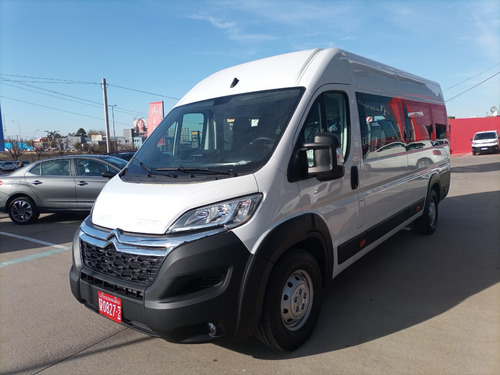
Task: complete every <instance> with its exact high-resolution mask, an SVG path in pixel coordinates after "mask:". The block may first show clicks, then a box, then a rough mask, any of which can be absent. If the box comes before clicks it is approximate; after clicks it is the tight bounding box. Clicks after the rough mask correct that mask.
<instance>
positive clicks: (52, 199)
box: [0, 155, 127, 224]
mask: <svg viewBox="0 0 500 375" xmlns="http://www.w3.org/2000/svg"><path fill="white" fill-rule="evenodd" d="M126 165H127V162H126V161H125V160H123V159H120V158H117V157H113V156H103V155H73V156H65V157H60V158H54V159H46V160H41V161H39V162H36V163H34V164H29V165H27V166H25V167H23V168H21V169H18V170H16V171H15V172H13V173H11V174H9V175H4V176H0V211H3V212H6V213H8V214H9V216H10V219H11V220H12V221H13V222H14V223H16V224H30V223H33V222H34V221H35V220H36V219H37V218H38V216H39V214H40V213H41V212H85V211H90V209H91V208H92V205H93V204H94V201H95V199H96V198H97V196H98V195H99V193H100V192H101V190H102V188H103V187H104V185H105V184H106V182H108V181H109V179H110V178H111V177H113V176H114V175H115V174H117V173H118V172H119V171H120V170H122V169H123V168H124V167H125V166H126Z"/></svg>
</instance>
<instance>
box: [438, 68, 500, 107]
mask: <svg viewBox="0 0 500 375" xmlns="http://www.w3.org/2000/svg"><path fill="white" fill-rule="evenodd" d="M498 74H500V72H496V73H495V74H493V75H492V76H490V77H488V78H486V79H485V80H484V81H481V82H479V83H478V84H477V85H474V86H472V87H470V88H468V89H467V90H465V91H462V92H461V93H460V94H458V95H455V96H454V97H453V98H450V99H448V100H445V102H449V101H450V100H453V99H455V98H457V97H459V96H460V95H462V94H465V93H466V92H468V91H470V90H472V89H473V88H475V87H477V86H479V85H481V84H483V83H485V82H486V81H489V80H490V79H492V78H493V77H495V76H496V75H498Z"/></svg>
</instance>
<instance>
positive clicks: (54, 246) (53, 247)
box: [0, 232, 71, 268]
mask: <svg viewBox="0 0 500 375" xmlns="http://www.w3.org/2000/svg"><path fill="white" fill-rule="evenodd" d="M0 235H2V236H7V237H13V238H17V239H19V240H24V241H30V242H35V243H37V244H40V245H45V246H50V247H51V249H49V250H46V251H42V252H40V253H36V254H31V255H26V256H24V257H19V258H15V259H11V260H7V261H5V262H0V268H3V267H7V266H11V265H13V264H19V263H23V262H29V261H30V260H34V259H39V258H44V257H48V256H50V255H54V254H58V253H62V252H63V251H68V250H70V249H71V246H63V245H57V244H54V243H51V242H47V241H41V240H37V239H35V238H31V237H26V236H19V235H17V234H12V233H6V232H0Z"/></svg>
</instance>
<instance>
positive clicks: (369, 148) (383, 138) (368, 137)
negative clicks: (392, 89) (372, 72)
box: [356, 93, 409, 159]
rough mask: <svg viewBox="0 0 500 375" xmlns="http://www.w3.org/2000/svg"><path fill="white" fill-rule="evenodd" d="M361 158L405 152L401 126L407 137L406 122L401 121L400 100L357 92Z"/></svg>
mask: <svg viewBox="0 0 500 375" xmlns="http://www.w3.org/2000/svg"><path fill="white" fill-rule="evenodd" d="M356 99H357V102H358V113H359V125H360V127H361V144H362V148H363V158H364V159H370V158H375V157H380V156H385V155H388V154H395V153H400V152H406V145H405V143H404V142H405V140H404V139H403V137H402V133H403V132H402V131H401V129H402V126H404V134H405V137H406V138H407V137H408V136H409V135H408V132H409V129H407V127H408V126H407V124H401V123H400V122H399V121H398V120H397V119H398V118H401V117H402V115H401V110H402V108H401V105H400V104H401V103H400V102H401V101H400V100H399V99H394V98H390V97H385V96H379V95H370V94H363V93H356Z"/></svg>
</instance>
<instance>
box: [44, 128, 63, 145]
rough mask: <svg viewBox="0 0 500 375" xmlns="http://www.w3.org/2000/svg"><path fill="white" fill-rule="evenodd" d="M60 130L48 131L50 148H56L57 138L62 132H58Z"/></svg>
mask: <svg viewBox="0 0 500 375" xmlns="http://www.w3.org/2000/svg"><path fill="white" fill-rule="evenodd" d="M58 131H59V130H55V131H48V130H46V132H47V143H48V147H49V148H56V143H55V140H56V138H61V134H59V133H58Z"/></svg>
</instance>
